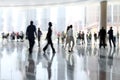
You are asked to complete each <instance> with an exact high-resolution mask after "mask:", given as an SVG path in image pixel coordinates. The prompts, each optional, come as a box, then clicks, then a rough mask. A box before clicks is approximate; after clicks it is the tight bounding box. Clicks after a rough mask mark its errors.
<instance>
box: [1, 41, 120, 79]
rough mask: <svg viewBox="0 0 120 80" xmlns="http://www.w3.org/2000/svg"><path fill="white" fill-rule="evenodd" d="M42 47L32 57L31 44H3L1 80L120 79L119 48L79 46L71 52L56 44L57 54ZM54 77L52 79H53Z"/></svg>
mask: <svg viewBox="0 0 120 80" xmlns="http://www.w3.org/2000/svg"><path fill="white" fill-rule="evenodd" d="M44 45H45V44H44V43H43V44H41V47H40V48H39V47H38V46H37V44H35V46H34V50H33V54H32V55H29V53H28V47H27V41H25V42H14V41H9V42H4V43H1V45H0V80H120V63H119V62H120V54H119V48H118V47H116V48H109V47H107V48H105V49H104V48H101V49H99V47H98V46H91V45H88V46H84V45H76V46H75V48H74V51H73V52H68V51H67V50H65V49H64V48H63V46H62V45H61V44H60V45H58V44H54V47H55V49H56V54H55V55H53V54H52V51H51V49H48V50H47V51H46V53H45V55H43V51H42V48H43V46H44ZM49 78H51V79H49Z"/></svg>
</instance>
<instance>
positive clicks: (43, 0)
mask: <svg viewBox="0 0 120 80" xmlns="http://www.w3.org/2000/svg"><path fill="white" fill-rule="evenodd" d="M99 1H103V0H0V6H43V5H57V4H71V3H72V4H73V3H81V2H99ZM107 1H120V0H107Z"/></svg>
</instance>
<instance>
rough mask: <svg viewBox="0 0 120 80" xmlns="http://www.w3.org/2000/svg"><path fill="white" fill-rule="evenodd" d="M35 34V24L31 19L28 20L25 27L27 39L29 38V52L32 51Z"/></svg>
mask: <svg viewBox="0 0 120 80" xmlns="http://www.w3.org/2000/svg"><path fill="white" fill-rule="evenodd" d="M35 34H36V35H37V33H36V26H35V25H33V21H30V25H29V26H28V27H27V30H26V36H27V39H28V40H29V53H30V54H31V53H32V50H33V46H34V44H35Z"/></svg>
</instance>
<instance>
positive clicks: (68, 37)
mask: <svg viewBox="0 0 120 80" xmlns="http://www.w3.org/2000/svg"><path fill="white" fill-rule="evenodd" d="M69 29H70V26H68V27H67V31H66V43H65V49H66V46H67V44H69V46H68V51H70V47H71V46H70V35H69Z"/></svg>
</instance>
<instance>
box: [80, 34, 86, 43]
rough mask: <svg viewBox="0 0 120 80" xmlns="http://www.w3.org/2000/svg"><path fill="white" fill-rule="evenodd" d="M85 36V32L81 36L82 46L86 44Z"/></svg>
mask: <svg viewBox="0 0 120 80" xmlns="http://www.w3.org/2000/svg"><path fill="white" fill-rule="evenodd" d="M84 36H85V34H84V32H82V34H81V39H82V44H85V37H84Z"/></svg>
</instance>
